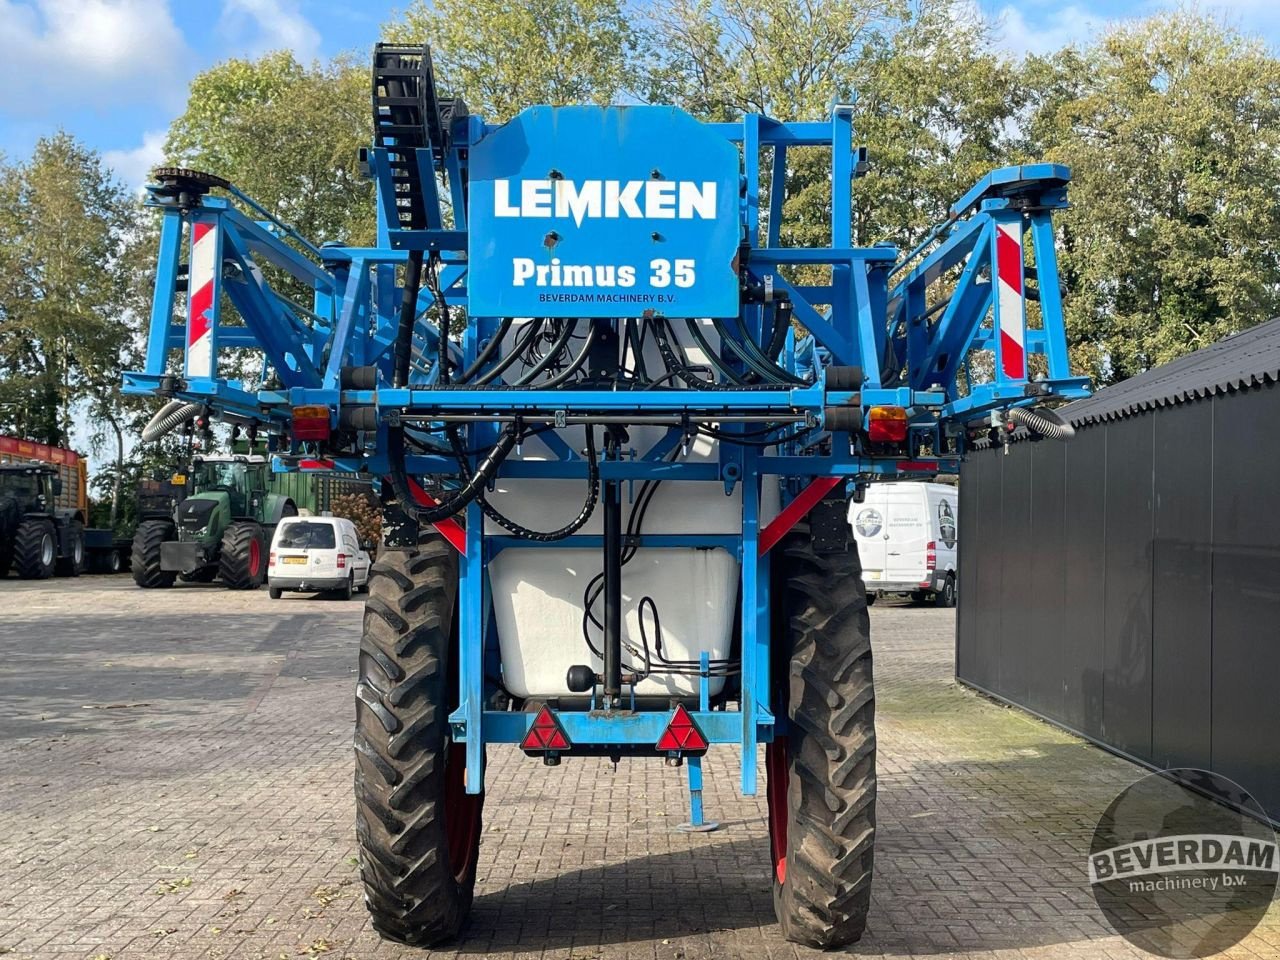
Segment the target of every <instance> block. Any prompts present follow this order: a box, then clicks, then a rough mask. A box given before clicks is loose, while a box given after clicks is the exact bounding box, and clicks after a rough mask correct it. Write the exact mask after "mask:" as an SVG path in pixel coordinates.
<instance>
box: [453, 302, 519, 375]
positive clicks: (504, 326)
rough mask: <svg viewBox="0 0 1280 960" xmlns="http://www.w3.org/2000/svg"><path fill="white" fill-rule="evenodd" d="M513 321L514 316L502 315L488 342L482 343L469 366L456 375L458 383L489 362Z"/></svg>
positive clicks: (477, 371) (474, 373)
mask: <svg viewBox="0 0 1280 960" xmlns="http://www.w3.org/2000/svg"><path fill="white" fill-rule="evenodd" d="M514 322H515V318H514V317H504V318H503V319H502V323H500V324H498V329H497V330H496V331H495V332H494V334H493V336H492V337H491V338H490V339H489V342H488V343H486V344H485V345H484V349H483V350H481V351H480V352H479V353H477V354H476V358H475V360H473V361H472V362H471V366H469V367H467V369H465V370H463V371H462V373H461V374H459V375H458V382H459V383H466V382H467V381H468V380H470V379H471V378H472V377H474V376H475V375H476V374H477V373H479V372H480V370H481V369H482V368H483V367H484V365H485V364H486V363H488V362H489V360H490V358H491V357H492V356H493V355H494V354H495V353H497V352H498V348H499V347H501V346H502V338H503V337H505V336H506V335H507V331H508V330H510V329H511V324H513V323H514Z"/></svg>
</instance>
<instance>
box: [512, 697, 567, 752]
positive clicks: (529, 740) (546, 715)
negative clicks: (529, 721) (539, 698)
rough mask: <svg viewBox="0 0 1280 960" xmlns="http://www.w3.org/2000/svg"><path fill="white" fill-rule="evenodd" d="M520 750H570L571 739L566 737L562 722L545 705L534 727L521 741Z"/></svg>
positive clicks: (534, 721) (530, 728) (536, 718)
mask: <svg viewBox="0 0 1280 960" xmlns="http://www.w3.org/2000/svg"><path fill="white" fill-rule="evenodd" d="M520 749H521V750H536V751H539V752H544V751H547V750H568V749H569V738H568V737H566V736H565V735H564V730H562V729H561V727H560V721H559V720H557V719H556V715H555V714H554V713H552V712H551V709H550V708H549V707H547V706H545V705H544V706H543V707H542V709H541V710H539V711H538V715H537V716H535V717H534V718H533V725H532V726H530V727H529V732H528V733H526V734H525V735H524V739H523V740H521V741H520Z"/></svg>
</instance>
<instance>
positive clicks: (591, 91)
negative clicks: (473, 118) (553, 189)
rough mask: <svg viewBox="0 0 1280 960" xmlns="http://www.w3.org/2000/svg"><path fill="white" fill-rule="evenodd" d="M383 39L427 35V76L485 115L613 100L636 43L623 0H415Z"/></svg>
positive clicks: (635, 75) (624, 88)
mask: <svg viewBox="0 0 1280 960" xmlns="http://www.w3.org/2000/svg"><path fill="white" fill-rule="evenodd" d="M383 39H384V40H389V41H397V42H402V43H429V44H430V45H431V53H432V62H433V64H434V66H435V69H436V75H437V77H438V78H439V79H440V81H441V83H442V85H443V86H444V88H445V90H446V92H447V93H449V94H451V95H460V96H461V97H462V98H463V100H465V101H466V102H467V106H468V107H469V108H470V109H471V111H472V112H474V113H478V114H480V115H482V116H483V117H484V118H485V119H486V120H489V121H490V122H500V121H504V120H508V119H510V118H511V117H512V116H514V115H515V114H516V113H518V112H519V111H520V110H522V109H524V108H525V107H528V106H532V105H534V104H540V103H548V104H553V105H558V104H571V103H599V104H608V103H615V102H617V101H618V100H619V99H620V98H621V97H623V96H624V95H626V94H628V93H630V92H632V91H634V90H635V89H636V86H637V84H638V81H639V72H638V62H637V59H636V58H637V55H638V52H639V50H640V45H641V42H642V39H641V36H640V34H639V32H638V31H637V29H636V27H635V26H634V25H633V24H632V23H631V21H630V20H629V19H628V17H627V12H626V4H625V3H624V2H622V0H526V2H523V3H509V2H505V0H433V2H431V3H428V2H426V0H414V2H413V3H412V4H411V5H410V6H409V8H408V10H406V11H405V13H404V14H403V15H402V16H401V17H400V18H399V19H397V20H395V21H393V22H391V23H388V24H386V25H385V26H384V27H383Z"/></svg>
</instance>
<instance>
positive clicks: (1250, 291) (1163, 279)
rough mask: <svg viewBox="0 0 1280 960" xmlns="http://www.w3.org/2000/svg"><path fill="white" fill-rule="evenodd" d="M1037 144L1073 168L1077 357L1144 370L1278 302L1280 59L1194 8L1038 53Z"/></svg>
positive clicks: (1109, 375)
mask: <svg viewBox="0 0 1280 960" xmlns="http://www.w3.org/2000/svg"><path fill="white" fill-rule="evenodd" d="M1024 80H1025V83H1026V85H1027V87H1028V88H1029V89H1030V90H1031V91H1033V93H1034V95H1035V100H1034V101H1033V112H1032V116H1031V118H1030V122H1029V125H1028V137H1027V149H1028V151H1029V152H1031V153H1034V154H1038V155H1040V156H1042V157H1044V158H1046V159H1053V160H1057V161H1060V162H1063V163H1068V164H1070V166H1071V167H1072V171H1073V173H1072V184H1071V190H1070V194H1071V209H1070V210H1069V211H1067V212H1066V213H1065V214H1064V215H1063V216H1062V217H1061V220H1060V222H1061V228H1062V236H1063V246H1064V252H1063V256H1062V269H1063V274H1064V278H1065V287H1066V290H1067V293H1068V298H1067V302H1066V312H1067V323H1068V329H1069V333H1070V336H1071V339H1072V341H1073V344H1074V346H1073V352H1074V353H1075V355H1076V357H1075V359H1076V360H1077V362H1079V363H1080V364H1082V365H1084V366H1086V367H1087V368H1089V369H1091V370H1092V371H1094V372H1095V373H1096V374H1097V375H1098V376H1099V377H1100V379H1102V380H1104V381H1108V382H1111V381H1116V380H1121V379H1124V378H1125V377H1129V376H1132V375H1133V374H1135V373H1140V372H1141V371H1143V370H1145V369H1147V368H1148V367H1151V366H1154V365H1156V364H1159V363H1163V362H1165V361H1167V360H1170V359H1173V358H1174V357H1177V356H1179V355H1181V354H1183V353H1186V352H1188V351H1191V350H1194V349H1198V348H1199V347H1202V346H1205V345H1207V344H1209V343H1212V342H1213V341H1215V340H1217V339H1219V338H1221V337H1222V336H1224V335H1225V334H1227V333H1231V332H1233V331H1237V330H1241V329H1243V328H1245V327H1247V326H1250V325H1252V324H1254V323H1257V322H1258V321H1259V320H1261V319H1264V318H1266V317H1270V316H1274V315H1275V314H1276V313H1277V312H1278V310H1280V204H1277V202H1276V184H1277V183H1280V61H1277V60H1276V59H1275V58H1274V57H1272V56H1271V55H1270V54H1269V53H1268V52H1267V50H1266V48H1265V46H1264V45H1263V44H1262V42H1261V41H1259V40H1256V39H1250V38H1246V37H1244V36H1242V35H1240V34H1239V33H1237V32H1235V31H1234V30H1231V29H1229V28H1226V27H1223V26H1222V25H1220V24H1218V23H1216V22H1214V21H1213V20H1210V19H1207V18H1204V17H1200V16H1196V15H1193V14H1186V13H1184V14H1177V15H1172V16H1170V15H1161V16H1160V17H1155V18H1152V19H1150V20H1146V21H1142V22H1140V23H1138V24H1135V25H1133V26H1128V27H1122V28H1119V29H1115V30H1112V31H1111V32H1110V33H1108V34H1107V35H1105V36H1104V37H1103V38H1102V39H1101V40H1100V41H1099V42H1098V43H1097V45H1096V46H1093V47H1091V48H1089V49H1086V50H1084V51H1077V50H1074V49H1067V50H1064V51H1060V52H1059V53H1057V54H1055V55H1053V56H1051V57H1047V58H1030V59H1029V60H1028V62H1027V65H1026V68H1025V76H1024Z"/></svg>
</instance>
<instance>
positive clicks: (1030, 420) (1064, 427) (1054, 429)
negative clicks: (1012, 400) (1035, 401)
mask: <svg viewBox="0 0 1280 960" xmlns="http://www.w3.org/2000/svg"><path fill="white" fill-rule="evenodd" d="M1009 422H1010V423H1017V424H1021V425H1022V426H1024V427H1026V428H1027V429H1028V430H1034V431H1035V432H1036V433H1038V434H1040V435H1041V436H1044V437H1048V438H1049V439H1051V440H1070V439H1071V438H1072V437H1074V436H1075V435H1076V428H1075V427H1073V426H1071V424H1069V423H1067V421H1065V420H1063V419H1062V418H1061V417H1060V416H1058V415H1057V414H1056V413H1054V412H1053V411H1052V410H1050V409H1049V408H1048V407H1042V408H1041V409H1039V410H1032V409H1030V408H1029V407H1014V408H1013V409H1012V410H1010V411H1009Z"/></svg>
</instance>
